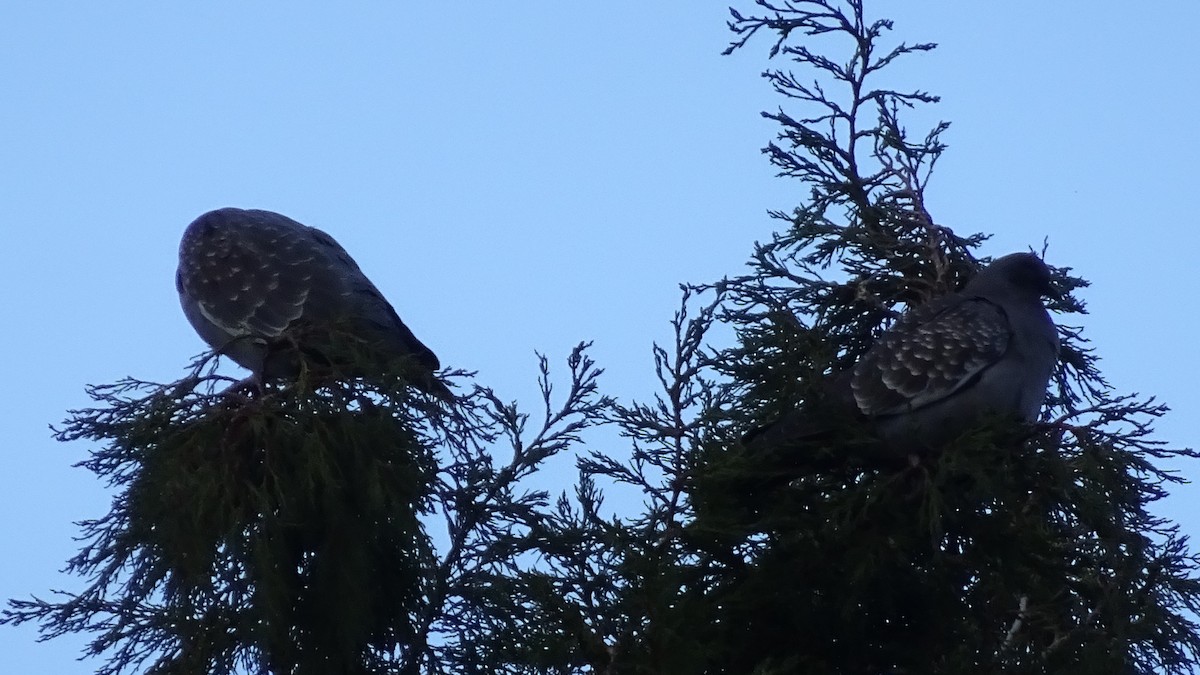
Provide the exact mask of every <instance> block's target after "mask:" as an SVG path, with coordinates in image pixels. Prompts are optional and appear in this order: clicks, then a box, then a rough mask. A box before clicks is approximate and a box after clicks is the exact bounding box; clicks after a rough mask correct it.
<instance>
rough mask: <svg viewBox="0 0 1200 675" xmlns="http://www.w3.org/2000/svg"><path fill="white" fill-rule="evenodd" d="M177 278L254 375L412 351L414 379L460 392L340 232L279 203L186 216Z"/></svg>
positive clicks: (371, 370)
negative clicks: (308, 221) (440, 373)
mask: <svg viewBox="0 0 1200 675" xmlns="http://www.w3.org/2000/svg"><path fill="white" fill-rule="evenodd" d="M175 286H176V288H177V290H178V291H179V302H180V304H181V305H183V313H184V315H186V316H187V319H188V321H189V322H190V323H191V324H192V327H193V328H195V329H196V332H197V333H199V334H200V337H201V338H202V339H203V340H204V341H205V342H206V343H208V344H209V346H211V347H212V348H213V349H214V350H216V351H217V352H219V353H222V354H225V355H227V356H228V357H229V358H231V359H233V360H234V361H235V362H236V363H237V364H238V365H240V366H242V367H243V368H246V369H247V370H249V371H250V372H251V373H252V375H251V377H250V378H248V381H250V382H253V383H255V384H258V385H261V384H262V382H263V381H264V380H267V379H295V378H297V377H298V376H299V375H300V373H301V372H302V370H303V369H304V368H305V367H306V365H305V364H316V365H318V366H324V367H330V368H332V369H334V370H335V371H336V372H338V373H340V374H342V375H347V376H351V377H363V378H367V379H370V378H371V377H373V376H379V375H382V374H383V373H384V372H386V371H387V370H388V369H389V367H390V364H391V363H392V362H394V361H396V360H397V359H402V360H404V361H405V367H404V370H403V371H402V372H404V373H405V374H406V375H407V377H408V380H409V382H410V383H411V384H412V385H413V386H415V387H417V388H418V389H421V390H423V391H425V392H427V393H432V394H435V395H437V396H439V397H441V398H443V399H446V400H451V399H452V397H453V395H452V394H451V393H450V390H449V389H448V388H447V387H446V385H445V384H444V383H442V382H441V381H440V380H438V379H437V377H436V376H435V375H434V371H435V370H437V369H438V368H439V367H440V365H439V363H438V358H437V356H436V355H434V353H433V351H431V350H430V349H429V348H428V347H426V346H425V345H424V344H423V343H422V342H421V341H420V340H418V339H417V337H416V336H415V335H413V333H412V331H411V330H409V329H408V326H405V325H404V322H403V321H401V320H400V317H399V316H397V315H396V311H395V310H394V309H393V308H392V306H391V305H390V304H389V303H388V301H387V300H386V299H385V298H384V297H383V294H381V293H380V292H379V289H377V288H376V287H375V285H374V284H373V283H371V281H370V279H368V278H367V277H366V275H365V274H363V272H362V270H361V269H359V267H358V264H357V263H355V262H354V259H353V258H351V257H350V254H349V253H347V252H346V250H345V249H344V248H342V247H341V246H340V245H339V244H338V243H337V242H336V241H335V240H334V239H333V237H331V236H329V235H328V234H326V233H325V232H322V231H321V230H318V229H316V228H313V227H308V226H307V225H303V224H301V223H298V222H296V221H295V220H292V219H291V218H288V217H287V216H284V215H281V214H279V213H275V212H272V211H261V210H254V209H237V208H223V209H216V210H214V211H209V212H208V213H205V214H203V215H201V216H200V217H199V218H197V219H196V220H194V221H192V223H191V224H190V225H188V227H187V229H186V230H185V231H184V233H183V239H182V240H181V241H180V244H179V268H178V270H177V271H176V274H175Z"/></svg>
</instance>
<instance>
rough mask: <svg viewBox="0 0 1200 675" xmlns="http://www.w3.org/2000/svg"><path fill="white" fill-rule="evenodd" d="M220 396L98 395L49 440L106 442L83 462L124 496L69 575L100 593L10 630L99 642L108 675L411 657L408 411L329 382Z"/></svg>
mask: <svg viewBox="0 0 1200 675" xmlns="http://www.w3.org/2000/svg"><path fill="white" fill-rule="evenodd" d="M215 381H216V378H214V377H212V376H209V377H207V378H191V379H188V380H185V381H183V382H181V383H179V384H177V385H173V386H167V387H164V386H157V385H152V384H149V383H143V382H135V381H126V382H124V383H122V384H119V385H113V386H105V387H94V388H93V389H92V390H91V394H92V396H93V398H94V399H95V400H96V401H97V402H99V403H100V404H101V405H102V407H99V408H95V409H91V410H83V411H78V412H76V413H75V414H74V415H73V417H72V418H71V419H70V420H68V423H67V426H66V428H64V429H63V430H62V431H60V432H59V438H60V439H62V440H77V439H88V440H91V441H95V442H97V443H99V444H101V446H102V447H101V448H100V449H98V450H96V451H95V452H94V454H93V457H92V459H90V460H88V461H86V462H84V463H83V465H84V466H85V467H86V468H88V469H90V470H92V471H94V472H95V473H97V474H98V475H99V476H102V477H105V478H108V479H109V480H110V481H111V483H112V485H113V486H114V487H115V488H117V490H118V494H117V498H116V500H115V501H114V504H113V509H112V511H111V512H110V513H109V514H108V515H107V516H106V517H104V518H102V519H100V520H95V521H88V522H85V523H83V524H82V526H83V539H84V540H85V541H86V542H87V546H86V547H85V548H84V550H83V551H82V552H81V553H80V555H78V556H77V557H75V558H74V559H72V561H71V562H70V565H69V568H68V570H69V571H71V572H74V573H77V574H82V575H86V576H88V577H89V578H91V579H92V580H93V583H92V584H91V585H90V586H89V588H88V589H87V591H85V592H84V593H82V594H80V595H79V596H76V597H71V598H70V599H68V600H66V601H65V602H63V603H60V604H57V605H54V604H49V603H44V602H40V601H34V602H16V603H14V608H15V609H16V610H17V612H16V613H14V614H10V617H13V616H22V615H23V616H24V617H27V618H32V617H35V616H36V617H38V618H40V619H42V620H43V622H45V623H47V625H50V626H53V625H54V623H55V620H61V619H67V618H68V617H69V618H70V621H71V623H70V625H71V627H72V629H75V628H79V627H85V626H86V627H87V628H88V629H90V630H97V631H100V633H101V634H100V637H99V638H97V639H96V640H95V641H94V643H93V645H92V650H93V652H95V653H100V652H103V651H107V650H109V649H115V650H116V656H115V657H114V658H113V659H112V661H111V664H112V668H111V671H112V672H117V671H119V670H120V669H121V667H122V666H127V665H134V664H135V663H137V662H138V661H141V660H143V659H147V660H148V661H149V662H150V663H152V664H153V668H152V669H153V670H154V671H155V672H179V673H186V672H208V671H209V670H211V669H215V670H217V671H227V670H229V669H230V668H232V667H233V666H234V665H235V664H238V665H240V666H241V667H243V668H245V669H247V670H250V671H251V672H266V671H268V670H270V671H271V672H293V673H360V672H377V670H378V669H377V665H378V664H377V663H376V661H379V660H380V659H382V658H384V657H383V656H382V655H384V654H389V653H390V652H391V650H392V649H393V648H394V646H395V645H396V644H408V643H410V642H411V639H412V636H413V634H414V626H413V620H412V617H413V615H414V614H415V613H416V611H417V609H418V608H419V606H420V604H421V603H422V596H423V592H424V589H423V582H424V577H425V575H426V569H427V568H429V567H430V566H431V560H432V556H433V551H432V548H431V545H430V543H429V541H428V537H427V536H426V535H425V533H424V531H423V528H422V526H421V523H420V521H419V520H418V515H419V514H420V513H421V512H422V511H427V510H428V508H429V504H430V500H429V492H430V483H431V482H432V481H433V479H434V475H435V471H436V465H435V463H434V460H433V457H432V455H431V454H430V453H429V451H428V450H426V449H425V445H423V440H424V439H422V438H420V437H419V436H418V435H417V433H416V432H415V431H414V429H415V427H416V425H415V423H414V420H413V419H412V417H411V413H410V412H409V409H408V408H407V407H404V406H402V405H399V404H396V403H392V402H390V401H388V400H386V399H381V398H380V397H379V396H378V395H375V396H370V395H368V392H366V391H362V390H359V389H357V388H356V387H355V386H354V385H349V384H339V383H336V382H332V381H331V382H326V383H324V384H322V386H320V387H318V388H313V387H309V386H306V384H307V383H300V384H297V385H294V386H291V387H287V388H271V389H267V390H265V391H262V392H246V393H237V392H232V391H231V392H228V393H220V394H214V393H211V389H212V387H211V386H210V385H211V384H212V383H214V382H215ZM396 385H397V388H398V390H400V391H399V392H389V393H400V394H402V393H403V392H402V389H401V387H402V385H401V384H399V383H396ZM206 390H207V391H206ZM370 393H372V394H377V393H376V392H370ZM401 400H402V399H401ZM52 632H57V630H55V631H52ZM144 650H161V653H160V654H157V655H154V656H153V657H151V655H150V653H149V652H148V651H144ZM387 658H391V657H390V656H389V657H387ZM106 672H107V671H106Z"/></svg>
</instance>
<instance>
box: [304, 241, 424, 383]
mask: <svg viewBox="0 0 1200 675" xmlns="http://www.w3.org/2000/svg"><path fill="white" fill-rule="evenodd" d="M308 235H309V237H310V238H311V242H312V244H313V246H314V247H315V248H316V249H318V250H320V251H321V252H322V257H324V258H325V259H326V261H327V265H328V268H329V272H330V274H331V276H337V277H339V278H338V280H337V282H336V283H331V284H330V286H329V288H330V289H333V288H336V289H337V296H336V297H324V295H323V294H320V293H318V294H315V295H313V296H312V297H311V298H310V299H309V304H310V305H311V306H312V310H311V314H310V312H309V310H308V309H307V308H306V311H305V318H306V319H307V318H309V317H310V316H311V317H313V318H320V319H321V320H335V319H336V318H338V317H336V316H331V315H328V313H327V312H325V311H323V310H322V309H320V307H321V306H322V305H324V304H326V303H328V304H337V303H341V305H342V306H343V308H344V312H343V315H342V316H344V317H346V318H349V319H350V320H351V321H352V322H353V325H354V326H355V327H356V328H359V329H361V330H362V331H363V332H364V333H367V334H369V335H373V336H376V337H378V338H379V339H380V340H381V341H382V342H383V343H384V344H385V345H386V346H387V347H389V348H390V349H391V351H393V352H394V353H396V354H397V355H406V356H411V357H412V358H414V359H416V361H417V363H419V364H421V365H422V366H424V367H426V368H428V369H429V370H437V369H438V368H439V367H441V366H440V364H439V362H438V358H437V355H435V354H434V353H433V350H431V349H430V348H429V347H426V346H425V344H424V343H422V342H421V341H420V340H418V339H417V336H416V335H414V334H413V332H412V330H410V329H409V327H408V326H406V325H405V324H404V322H403V321H402V320H401V319H400V315H398V314H396V310H395V308H393V307H392V304H391V303H390V302H388V301H387V298H385V297H383V294H382V293H380V292H379V289H378V288H376V287H375V284H373V283H371V280H370V279H368V278H367V275H365V274H363V272H362V270H361V269H360V268H359V266H358V263H356V262H355V261H354V259H353V258H351V257H350V254H349V253H347V252H346V249H344V248H342V247H341V245H340V244H338V243H337V241H335V240H334V238H333V237H331V236H329V235H328V234H326V233H325V232H322V231H321V230H318V229H316V228H311V227H310V228H308Z"/></svg>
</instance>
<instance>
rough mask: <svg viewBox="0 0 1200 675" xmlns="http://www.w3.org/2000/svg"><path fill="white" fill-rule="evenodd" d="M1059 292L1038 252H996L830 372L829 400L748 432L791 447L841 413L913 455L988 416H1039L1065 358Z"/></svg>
mask: <svg viewBox="0 0 1200 675" xmlns="http://www.w3.org/2000/svg"><path fill="white" fill-rule="evenodd" d="M1054 294H1055V291H1054V289H1053V285H1052V282H1051V273H1050V268H1049V267H1047V266H1046V264H1045V263H1044V262H1042V260H1041V259H1040V258H1039V257H1037V256H1036V255H1034V254H1032V253H1013V254H1010V255H1006V256H1004V257H1002V258H999V259H997V260H995V261H994V262H992V264H990V265H988V266H987V267H986V268H984V269H983V270H982V271H981V272H979V274H977V275H976V276H975V277H974V278H973V279H971V281H970V282H968V283H967V285H966V287H964V288H963V289H962V290H961V291H959V292H957V293H952V294H950V295H945V296H942V297H939V298H936V299H934V300H932V301H930V302H928V303H926V304H925V305H922V306H919V307H916V308H913V309H911V310H909V311H908V312H906V313H905V314H903V315H902V316H901V317H900V318H899V319H898V320H897V321H896V323H895V324H894V325H893V326H892V327H891V328H890V329H889V330H888V331H886V332H885V333H884V334H883V335H882V336H881V337H880V338H879V339H878V340H877V341H876V342H875V343H874V344H873V345H872V346H871V347H870V349H868V350H867V352H866V353H865V354H863V356H862V357H861V358H860V359H859V360H858V362H857V363H856V364H855V365H854V367H853V368H852V369H850V370H848V371H845V372H843V373H841V374H839V375H837V376H835V377H833V378H832V379H831V381H830V383H829V385H828V386H827V389H826V392H825V396H824V400H823V401H821V402H820V403H818V404H816V405H813V406H809V407H802V408H800V409H798V410H795V411H792V412H791V413H789V414H787V415H785V416H784V417H783V418H781V419H780V420H778V421H776V422H775V423H773V424H770V425H768V426H766V427H763V428H760V429H757V430H754V431H751V432H750V433H749V434H747V435H746V436H745V437H743V442H744V444H745V446H746V447H747V448H751V449H755V448H779V447H786V446H789V445H794V444H796V443H801V442H805V441H809V440H815V439H818V438H820V437H822V436H827V435H828V434H829V433H831V432H832V431H833V430H834V428H833V427H834V424H835V422H834V420H839V419H840V420H842V421H845V422H848V423H857V425H858V426H859V428H862V429H864V430H865V431H867V432H869V434H870V435H871V436H872V437H874V438H876V439H878V440H880V441H882V442H883V443H882V445H883V446H884V448H885V449H884V452H885V454H887V455H889V456H905V455H907V456H912V455H920V454H924V453H928V452H929V451H931V450H934V449H938V448H941V447H944V446H945V445H946V444H947V443H948V442H950V441H953V440H955V439H956V438H959V437H960V436H962V435H963V434H964V433H966V432H968V431H971V430H973V429H975V428H978V427H979V426H980V424H981V423H982V422H984V421H985V420H987V419H989V418H1000V417H1007V418H1012V419H1016V420H1019V421H1021V422H1026V423H1032V422H1036V421H1037V420H1038V418H1039V416H1040V414H1041V409H1042V404H1043V402H1044V401H1045V397H1046V388H1047V386H1048V385H1049V382H1050V378H1051V376H1052V375H1053V374H1054V371H1055V368H1056V366H1057V363H1058V348H1059V345H1058V330H1057V329H1056V328H1055V326H1054V322H1053V321H1051V319H1050V314H1049V313H1048V312H1047V311H1046V307H1045V305H1043V304H1042V296H1052V295H1054Z"/></svg>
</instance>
